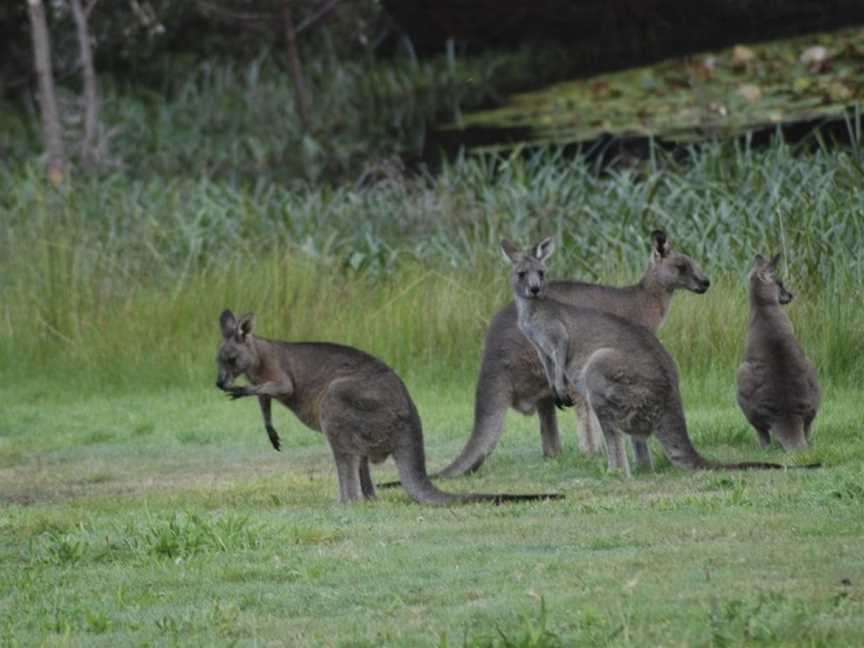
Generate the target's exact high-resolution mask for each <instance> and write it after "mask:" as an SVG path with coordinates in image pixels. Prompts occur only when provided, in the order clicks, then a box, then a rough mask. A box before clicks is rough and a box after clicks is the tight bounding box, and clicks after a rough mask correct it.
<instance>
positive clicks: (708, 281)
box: [702, 277, 711, 288]
mask: <svg viewBox="0 0 864 648" xmlns="http://www.w3.org/2000/svg"><path fill="white" fill-rule="evenodd" d="M702 285H703V286H705V287H706V288H708V287H709V286H710V285H711V280H710V279H709V278H708V277H705V278H704V279H703V280H702Z"/></svg>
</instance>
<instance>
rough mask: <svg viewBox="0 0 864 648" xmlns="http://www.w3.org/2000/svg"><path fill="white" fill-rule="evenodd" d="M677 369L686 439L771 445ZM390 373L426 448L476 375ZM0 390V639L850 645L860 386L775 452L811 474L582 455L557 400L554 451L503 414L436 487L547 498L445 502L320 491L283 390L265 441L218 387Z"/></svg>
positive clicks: (435, 461)
mask: <svg viewBox="0 0 864 648" xmlns="http://www.w3.org/2000/svg"><path fill="white" fill-rule="evenodd" d="M717 380H718V381H719V380H720V377H719V376H718V377H717ZM688 385H689V387H690V389H689V390H688V392H689V393H690V394H691V396H690V397H689V398H688V405H689V407H688V414H689V417H688V418H689V421H690V424H691V428H692V431H693V435H694V437H695V439H696V443H697V445H698V446H699V447H700V449H702V451H703V452H704V453H705V454H706V455H708V456H711V457H714V458H724V459H732V458H738V459H742V458H745V457H746V458H755V457H759V458H770V459H772V460H781V461H782V460H788V457H786V456H782V455H781V454H780V452H779V451H777V450H775V451H765V452H763V451H761V450H758V449H757V444H756V441H755V438H754V435H753V434H752V432H751V431H750V430H748V429H747V426H746V424H745V422H744V421H743V418H742V417H741V415H740V413H739V412H738V411H737V408H736V406H735V405H734V401H733V400H732V399H731V398H730V393H729V392H730V390H729V389H728V386H727V387H724V388H722V389H720V390H718V388H717V385H715V384H713V381H712V380H708V381H707V382H706V381H699V380H692V381H690V382H689V383H688ZM409 387H410V388H411V389H412V391H413V392H414V395H415V398H416V401H417V403H418V406H419V408H420V410H421V414H422V416H423V418H424V426H425V429H426V438H427V445H428V447H429V454H430V464H431V465H432V466H433V467H434V466H441V465H442V464H443V463H444V462H445V461H447V460H448V459H450V458H451V457H452V456H453V455H455V453H456V452H457V451H458V450H459V449H460V448H461V443H462V442H463V440H464V438H465V436H466V434H467V430H468V425H469V421H470V411H471V398H470V392H471V390H470V387H471V385H461V384H434V383H426V382H424V381H423V380H422V379H420V378H419V377H416V378H415V379H414V380H413V381H412V382H410V383H409ZM0 391H2V394H0V398H2V400H3V402H4V407H3V411H2V419H0V425H2V429H3V432H4V434H3V435H2V437H0V499H2V503H3V508H2V509H0V529H2V533H0V643H2V644H3V645H4V646H19V645H20V646H30V645H52V646H57V645H72V646H85V645H86V646H96V645H104V646H109V645H118V644H125V645H133V644H134V645H234V644H239V645H291V646H301V645H328V646H379V645H390V646H406V645H407V646H413V645H420V646H463V645H466V646H491V645H497V646H508V645H516V646H558V645H561V646H564V645H586V646H588V645H592V646H593V645H609V646H644V645H664V646H694V645H702V646H733V645H753V644H760V645H806V646H839V645H850V646H851V645H860V644H861V643H862V642H864V621H862V619H864V589H862V583H864V580H862V578H864V560H862V555H861V551H860V538H861V536H862V533H864V517H862V515H861V513H862V503H864V487H862V483H864V481H862V480H864V471H862V459H864V443H862V442H861V437H860V432H859V431H860V429H861V428H862V424H864V420H862V418H864V417H862V414H861V411H860V407H859V405H858V392H857V390H848V389H834V390H828V393H827V398H826V402H825V405H824V407H823V411H822V413H821V414H820V416H819V418H818V419H817V424H816V427H815V439H814V440H815V443H814V449H813V450H811V451H809V452H808V453H806V455H804V456H800V457H795V458H794V460H795V461H796V462H797V461H803V460H805V459H806V460H812V459H819V460H821V461H823V462H824V463H825V467H824V468H822V469H820V470H815V471H787V472H778V473H762V474H756V473H729V474H714V473H700V474H687V473H684V472H682V471H679V470H676V469H673V468H671V467H670V466H669V465H668V463H667V462H665V460H662V459H661V460H659V461H658V464H659V466H658V470H657V472H656V473H655V474H650V475H645V474H641V475H637V476H636V477H635V478H634V479H632V480H631V481H623V480H621V479H620V478H618V477H615V476H610V475H608V474H606V471H605V460H604V459H603V458H600V457H597V458H585V457H582V456H580V455H579V454H578V451H577V450H576V449H575V431H574V428H575V426H574V419H573V417H572V416H567V417H566V419H565V421H564V425H563V429H565V430H566V436H565V438H566V441H567V448H566V451H565V453H564V455H563V456H561V457H560V458H559V459H556V460H551V461H548V460H547V461H544V460H543V459H542V458H541V456H540V451H539V439H538V438H537V436H538V435H537V433H536V429H535V425H534V421H532V420H529V419H527V418H524V417H520V416H518V415H516V414H512V415H511V416H510V417H509V418H508V422H507V424H508V430H507V433H506V434H505V436H504V439H503V440H502V444H501V446H500V447H499V449H498V451H497V452H496V453H495V454H494V455H493V457H492V459H491V460H490V461H489V462H487V464H486V466H485V467H484V468H483V470H482V471H481V473H480V475H478V476H476V477H471V478H468V479H463V480H455V481H449V482H446V486H447V488H450V489H452V490H454V491H463V492H464V491H467V490H478V491H479V490H483V491H509V492H526V491H537V490H557V491H560V492H563V493H565V494H566V495H567V499H566V500H564V501H562V502H554V503H540V504H531V505H511V506H503V507H494V506H484V505H472V506H464V507H456V508H449V509H444V510H441V509H433V508H428V507H420V506H418V505H415V504H413V503H411V502H410V501H409V500H408V499H407V497H406V496H405V495H404V493H403V492H401V490H393V491H384V492H383V493H382V495H381V497H380V499H379V501H378V502H376V503H373V504H363V505H358V506H344V505H339V504H336V503H335V494H336V479H335V474H334V470H333V467H332V462H331V459H330V456H329V451H328V450H327V448H326V446H325V444H324V443H323V441H322V439H321V438H320V437H319V436H318V435H316V434H315V433H313V432H311V431H309V430H306V429H304V428H302V427H301V426H300V424H299V423H298V422H297V421H296V420H295V419H294V418H293V417H292V416H291V415H290V413H288V412H287V411H286V410H284V409H280V410H278V411H277V412H276V425H277V428H278V429H279V430H280V432H281V434H282V436H283V442H284V447H283V452H282V453H276V452H274V451H272V450H271V449H270V447H269V444H268V442H267V440H266V438H265V434H264V431H263V428H262V426H261V424H260V421H259V415H258V412H257V406H256V405H255V403H254V402H245V401H244V402H238V403H231V402H228V401H226V400H224V399H223V397H221V395H220V394H218V393H217V391H216V390H215V388H205V387H203V386H202V387H197V388H192V387H190V388H186V389H170V390H158V389H148V390H140V391H133V390H118V391H117V392H116V393H111V392H88V391H84V392H81V391H79V390H77V389H75V388H74V387H70V385H67V384H58V383H56V382H52V381H51V380H50V379H46V380H44V381H33V382H30V383H29V384H28V383H25V384H20V385H15V384H9V383H6V384H4V386H3V387H2V389H0ZM718 391H719V393H720V394H722V397H717V394H718ZM654 450H655V452H657V451H658V450H657V448H656V447H655V448H654ZM658 459H660V458H659V456H658ZM394 475H395V471H394V468H393V466H392V464H390V463H388V464H386V465H385V466H384V467H383V468H382V469H381V470H379V471H378V473H377V476H378V478H379V479H382V478H384V479H386V478H391V477H393V476H394Z"/></svg>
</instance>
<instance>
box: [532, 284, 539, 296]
mask: <svg viewBox="0 0 864 648" xmlns="http://www.w3.org/2000/svg"><path fill="white" fill-rule="evenodd" d="M530 290H531V294H532V295H536V294H537V293H539V292H540V286H531V288H530Z"/></svg>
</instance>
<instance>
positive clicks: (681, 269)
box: [678, 263, 687, 274]
mask: <svg viewBox="0 0 864 648" xmlns="http://www.w3.org/2000/svg"><path fill="white" fill-rule="evenodd" d="M686 272H687V266H686V265H684V264H683V263H682V264H681V265H679V266H678V274H685V273H686Z"/></svg>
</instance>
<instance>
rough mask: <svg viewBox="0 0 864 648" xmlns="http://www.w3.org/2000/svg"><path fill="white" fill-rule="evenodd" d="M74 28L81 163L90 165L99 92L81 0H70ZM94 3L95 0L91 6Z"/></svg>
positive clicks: (93, 158)
mask: <svg viewBox="0 0 864 648" xmlns="http://www.w3.org/2000/svg"><path fill="white" fill-rule="evenodd" d="M70 2H71V4H72V16H73V18H74V19H75V28H76V30H77V32H78V48H79V51H80V53H81V69H82V73H83V76H84V140H83V142H82V143H81V163H82V165H83V166H84V167H85V168H87V167H92V166H93V165H94V164H96V162H97V159H96V158H97V157H98V150H97V143H96V136H97V133H98V128H99V93H98V91H97V88H96V70H95V68H94V67H93V50H92V48H91V47H90V30H89V28H88V25H87V15H86V13H85V12H84V9H83V8H82V7H81V0H70ZM93 5H95V0H94V1H93V2H92V3H91V7H92V6H93Z"/></svg>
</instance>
